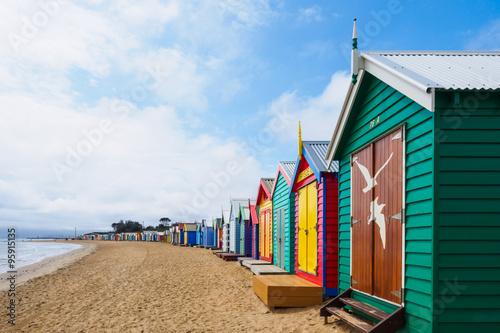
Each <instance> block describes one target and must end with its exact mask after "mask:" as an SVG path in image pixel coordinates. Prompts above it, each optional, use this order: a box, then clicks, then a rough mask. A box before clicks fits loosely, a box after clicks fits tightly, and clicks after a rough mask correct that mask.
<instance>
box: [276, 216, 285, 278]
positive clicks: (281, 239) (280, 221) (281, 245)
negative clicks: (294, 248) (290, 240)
mask: <svg viewBox="0 0 500 333" xmlns="http://www.w3.org/2000/svg"><path fill="white" fill-rule="evenodd" d="M276 221H277V224H276V228H277V229H276V238H277V239H276V251H277V253H276V264H277V265H278V267H280V268H283V269H284V268H285V208H284V207H283V208H280V209H279V210H277V211H276Z"/></svg>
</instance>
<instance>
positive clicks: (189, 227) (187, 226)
mask: <svg viewBox="0 0 500 333" xmlns="http://www.w3.org/2000/svg"><path fill="white" fill-rule="evenodd" d="M197 227H198V224H197V223H185V224H184V231H196V229H197Z"/></svg>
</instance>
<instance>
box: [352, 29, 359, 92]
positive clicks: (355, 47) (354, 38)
mask: <svg viewBox="0 0 500 333" xmlns="http://www.w3.org/2000/svg"><path fill="white" fill-rule="evenodd" d="M358 71H359V64H358V29H357V27H356V19H354V27H353V29H352V51H351V74H352V83H353V84H356V82H357V81H358Z"/></svg>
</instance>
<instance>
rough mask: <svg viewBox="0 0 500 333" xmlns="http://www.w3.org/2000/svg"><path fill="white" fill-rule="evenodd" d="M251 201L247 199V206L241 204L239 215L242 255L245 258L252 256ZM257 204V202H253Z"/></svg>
mask: <svg viewBox="0 0 500 333" xmlns="http://www.w3.org/2000/svg"><path fill="white" fill-rule="evenodd" d="M250 203H251V202H250V200H249V199H247V201H246V205H242V204H240V209H239V214H238V222H239V223H238V224H239V228H240V254H243V255H244V256H245V257H250V256H252V226H251V224H250V208H249V205H250ZM253 203H254V204H255V202H254V201H253Z"/></svg>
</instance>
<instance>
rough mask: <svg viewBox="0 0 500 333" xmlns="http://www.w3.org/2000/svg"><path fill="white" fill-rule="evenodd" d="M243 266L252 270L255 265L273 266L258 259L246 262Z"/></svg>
mask: <svg viewBox="0 0 500 333" xmlns="http://www.w3.org/2000/svg"><path fill="white" fill-rule="evenodd" d="M241 264H242V265H243V266H245V267H247V268H250V269H252V266H253V265H271V263H270V262H269V261H265V260H258V259H252V260H245V261H243V262H242V263H241Z"/></svg>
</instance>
